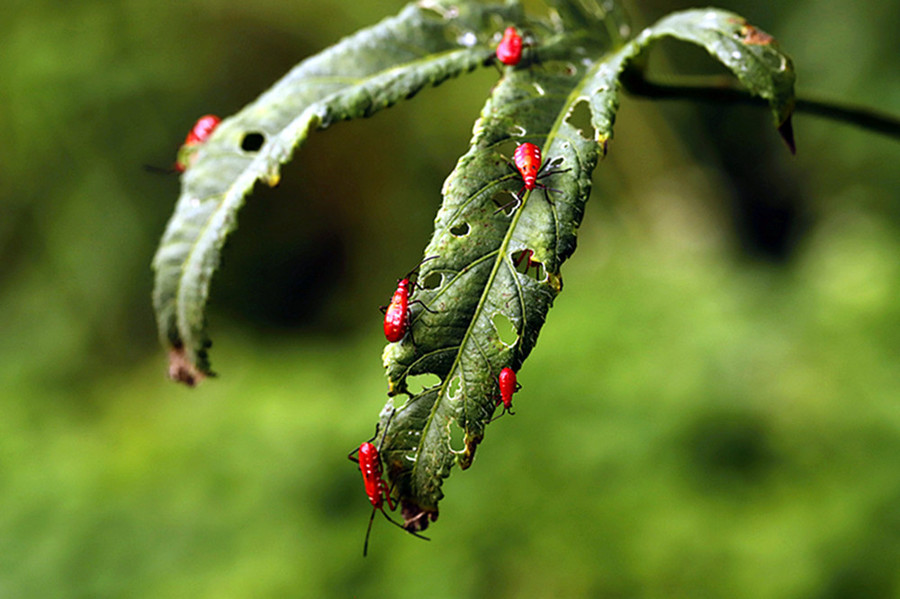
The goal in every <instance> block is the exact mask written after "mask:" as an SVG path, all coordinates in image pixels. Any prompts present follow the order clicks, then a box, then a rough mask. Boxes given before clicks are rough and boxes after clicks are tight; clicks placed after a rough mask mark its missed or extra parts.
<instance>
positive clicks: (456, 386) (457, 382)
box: [447, 376, 462, 399]
mask: <svg viewBox="0 0 900 599" xmlns="http://www.w3.org/2000/svg"><path fill="white" fill-rule="evenodd" d="M461 388H462V380H461V379H460V377H459V376H455V377H453V380H452V381H450V388H449V389H447V395H448V396H449V397H450V399H457V396H458V395H459V390H460V389H461Z"/></svg>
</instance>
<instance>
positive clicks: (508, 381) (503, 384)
mask: <svg viewBox="0 0 900 599" xmlns="http://www.w3.org/2000/svg"><path fill="white" fill-rule="evenodd" d="M497 383H498V384H499V386H500V397H498V398H497V403H496V404H495V405H498V406H499V405H500V403H501V402H502V403H503V413H509V414H513V415H515V412H513V411H512V396H513V393H515V392H516V391H518V390H519V389H521V388H522V386H521V385H520V384H519V383H518V382H516V372H515V371H514V370H513V369H512V368H510V367H509V366H507V367H505V368H504V369H503V370H501V371H500V376H499V377H497ZM501 415H502V414H501ZM498 418H499V416H498Z"/></svg>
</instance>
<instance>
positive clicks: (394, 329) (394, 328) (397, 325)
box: [381, 256, 437, 343]
mask: <svg viewBox="0 0 900 599" xmlns="http://www.w3.org/2000/svg"><path fill="white" fill-rule="evenodd" d="M432 258H437V256H429V257H428V258H424V259H423V260H421V261H420V262H419V263H418V264H417V265H416V267H415V268H413V269H412V270H411V271H409V272H408V273H407V275H406V276H405V277H403V278H402V279H400V281H399V282H398V283H397V290H396V291H394V295H393V296H392V297H391V303H389V304H388V305H387V307H382V308H381V311H382V312H384V336H385V337H386V338H387V340H388V341H390V342H391V343H394V342H396V341H400V340H401V339H403V337H404V336H405V335H406V333H407V331H409V307H410V306H411V305H413V304H419V305H421V306H422V308H424V309H425V310H427V311H429V312H434V310H431V309H429V308H428V306H426V305H425V304H423V303H422V302H421V301H419V300H412V301H410V299H409V296H410V293H411V287H413V286H414V285H415V283H412V282H410V278H411V277H412V276H413V274H415V273H416V271H417V270H418V268H419V266H421V265H422V263H423V262H425V261H426V260H431V259H432Z"/></svg>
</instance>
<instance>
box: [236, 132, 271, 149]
mask: <svg viewBox="0 0 900 599" xmlns="http://www.w3.org/2000/svg"><path fill="white" fill-rule="evenodd" d="M265 142H266V137H265V135H263V134H262V133H256V132H253V133H247V134H246V135H244V139H243V140H241V149H242V150H243V151H245V152H259V149H260V148H261V147H263V144H264V143H265Z"/></svg>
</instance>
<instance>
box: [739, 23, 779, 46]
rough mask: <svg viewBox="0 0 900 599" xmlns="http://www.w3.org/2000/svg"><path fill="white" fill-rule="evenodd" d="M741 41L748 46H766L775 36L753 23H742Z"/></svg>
mask: <svg viewBox="0 0 900 599" xmlns="http://www.w3.org/2000/svg"><path fill="white" fill-rule="evenodd" d="M741 41H743V42H744V43H745V44H747V45H748V46H768V45H769V44H771V43H772V42H773V41H775V38H774V37H772V36H771V35H769V34H768V33H766V32H765V31H763V30H761V29H757V28H756V27H754V26H753V25H744V26H743V27H741Z"/></svg>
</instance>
